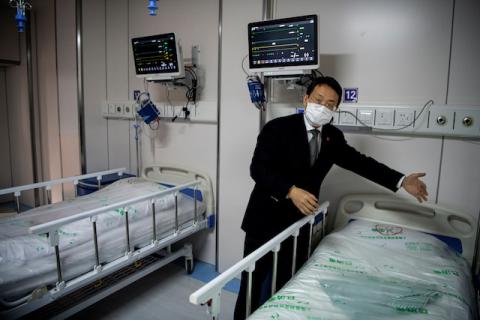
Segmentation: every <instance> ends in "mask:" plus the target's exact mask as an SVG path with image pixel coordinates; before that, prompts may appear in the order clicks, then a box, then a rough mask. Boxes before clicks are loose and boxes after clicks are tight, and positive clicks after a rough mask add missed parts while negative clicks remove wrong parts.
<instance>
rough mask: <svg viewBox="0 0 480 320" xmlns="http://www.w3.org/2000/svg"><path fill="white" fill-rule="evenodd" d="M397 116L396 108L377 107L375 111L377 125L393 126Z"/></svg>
mask: <svg viewBox="0 0 480 320" xmlns="http://www.w3.org/2000/svg"><path fill="white" fill-rule="evenodd" d="M394 117H395V110H394V109H387V108H377V110H376V112H375V127H383V128H391V127H393V120H394Z"/></svg>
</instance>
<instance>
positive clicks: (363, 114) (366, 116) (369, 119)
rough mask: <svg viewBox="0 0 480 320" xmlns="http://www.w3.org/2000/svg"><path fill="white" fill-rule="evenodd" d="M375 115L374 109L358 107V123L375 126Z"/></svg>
mask: <svg viewBox="0 0 480 320" xmlns="http://www.w3.org/2000/svg"><path fill="white" fill-rule="evenodd" d="M374 116H375V110H373V109H358V111H357V117H358V124H359V125H361V126H368V127H371V126H373V119H374Z"/></svg>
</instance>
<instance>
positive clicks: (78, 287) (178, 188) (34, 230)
mask: <svg viewBox="0 0 480 320" xmlns="http://www.w3.org/2000/svg"><path fill="white" fill-rule="evenodd" d="M124 171H125V169H116V170H109V171H102V172H97V173H92V174H87V175H83V176H76V177H71V178H63V179H57V180H52V181H48V182H41V183H36V184H32V185H27V186H20V187H14V188H8V189H4V190H0V194H13V195H14V197H15V199H16V203H17V210H18V211H19V209H20V197H21V194H22V192H25V191H27V190H32V189H41V190H42V189H43V190H45V192H46V194H47V198H48V202H51V201H50V199H51V190H52V187H53V186H55V185H59V184H73V185H74V186H77V185H78V184H79V182H80V181H81V180H82V179H85V178H92V177H93V178H96V179H97V181H98V184H99V187H100V184H101V181H102V179H103V178H104V177H105V176H106V175H108V174H112V173H114V174H118V175H122V174H123V172H124ZM213 203H214V202H213V189H212V183H211V181H210V179H209V177H208V176H207V175H205V174H201V173H199V172H196V171H192V170H188V169H184V168H178V167H174V166H165V165H164V166H159V165H155V166H148V167H145V168H144V169H143V171H142V176H141V177H140V178H137V177H130V178H124V179H121V180H118V181H116V182H114V183H112V184H111V185H109V186H107V187H105V188H103V189H101V190H99V191H96V192H94V193H91V194H88V195H84V196H80V197H75V198H74V199H70V200H65V201H62V202H59V203H53V204H51V203H49V204H47V205H45V206H41V207H37V208H33V209H31V210H28V211H25V212H21V213H19V214H17V215H16V216H14V217H9V218H4V219H0V318H2V319H4V318H6V319H14V318H19V317H23V316H25V315H27V316H28V317H30V318H36V319H39V318H54V317H57V318H66V317H68V316H70V315H72V314H74V313H76V312H78V311H80V310H82V309H84V308H86V307H88V306H90V305H91V304H93V303H95V302H96V301H99V300H100V299H103V298H104V297H106V296H108V295H109V294H111V293H113V292H116V291H118V290H119V289H121V288H123V287H125V286H127V285H128V284H130V283H132V282H134V281H136V280H138V279H140V278H141V277H144V276H146V275H148V274H150V273H151V272H153V271H155V270H157V269H159V268H160V267H162V266H164V265H166V264H168V263H170V262H172V261H174V260H176V259H178V258H180V257H185V266H186V269H187V271H188V272H191V271H192V269H193V253H192V246H191V245H190V244H188V243H187V244H183V246H181V247H180V248H179V249H177V250H175V251H172V244H175V243H176V242H178V241H180V240H182V239H184V238H186V237H188V236H190V235H192V234H194V233H196V232H198V231H200V230H202V229H206V228H209V227H210V228H211V227H213V225H214V223H215V218H214V207H213ZM176 247H177V246H176Z"/></svg>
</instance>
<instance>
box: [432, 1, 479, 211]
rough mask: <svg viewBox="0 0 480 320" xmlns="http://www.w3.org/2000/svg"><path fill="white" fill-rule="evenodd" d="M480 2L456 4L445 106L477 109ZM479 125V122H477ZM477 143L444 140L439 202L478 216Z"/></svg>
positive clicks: (460, 2)
mask: <svg viewBox="0 0 480 320" xmlns="http://www.w3.org/2000/svg"><path fill="white" fill-rule="evenodd" d="M479 38H480V2H479V1H473V0H457V1H455V19H454V29H453V39H452V60H451V66H450V67H451V69H450V82H449V90H448V104H451V105H476V106H479V107H480V90H478V89H479V88H480V80H479V77H478V70H480V61H479V57H480V42H479V41H478V39H479ZM477 125H478V122H477ZM479 163H480V142H479V141H462V140H455V139H446V140H445V147H444V151H443V161H442V171H441V177H440V190H439V199H438V202H439V203H442V204H445V205H448V206H451V207H453V208H459V209H461V210H463V211H465V212H467V213H469V214H471V215H473V216H478V215H479V214H480V197H479V195H480V170H478V166H479Z"/></svg>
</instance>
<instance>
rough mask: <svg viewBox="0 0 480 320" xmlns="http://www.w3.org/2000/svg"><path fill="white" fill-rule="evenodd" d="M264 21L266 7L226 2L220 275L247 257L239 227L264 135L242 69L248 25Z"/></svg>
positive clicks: (245, 2)
mask: <svg viewBox="0 0 480 320" xmlns="http://www.w3.org/2000/svg"><path fill="white" fill-rule="evenodd" d="M261 18H262V2H261V1H253V0H251V1H234V0H225V1H223V19H222V21H223V25H222V61H221V63H222V70H221V72H222V73H221V77H222V78H221V111H220V112H221V113H220V164H219V165H220V180H219V184H220V191H219V193H220V194H219V197H220V198H219V200H220V203H219V208H218V211H219V213H220V217H219V220H220V221H219V243H218V246H219V260H220V261H219V266H218V267H219V270H220V271H223V270H225V269H226V268H228V267H230V266H231V265H233V264H234V263H235V262H236V261H238V260H239V259H240V258H241V257H242V253H243V239H244V232H243V231H242V230H241V229H240V224H241V222H242V219H243V215H244V213H245V208H246V207H247V202H248V199H249V197H250V192H251V191H252V189H253V180H252V179H251V178H250V169H249V168H250V162H251V159H252V155H253V150H254V148H255V144H256V139H257V135H258V132H259V123H260V117H259V112H258V110H257V109H255V107H254V106H253V105H252V104H251V103H250V98H249V96H248V90H247V85H246V81H245V74H244V73H243V71H242V69H241V62H242V59H243V57H244V56H245V55H246V54H248V42H247V24H248V23H249V22H252V21H258V20H261Z"/></svg>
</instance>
